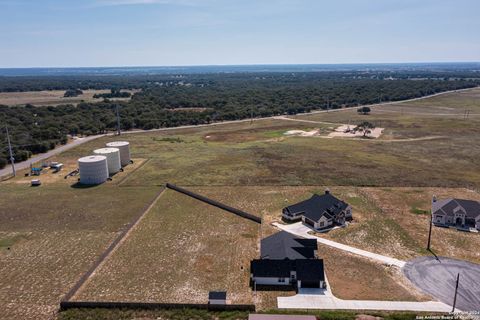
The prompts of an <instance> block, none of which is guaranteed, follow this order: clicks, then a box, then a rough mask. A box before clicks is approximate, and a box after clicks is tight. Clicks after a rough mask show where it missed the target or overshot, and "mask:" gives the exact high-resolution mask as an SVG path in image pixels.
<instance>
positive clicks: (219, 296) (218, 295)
mask: <svg viewBox="0 0 480 320" xmlns="http://www.w3.org/2000/svg"><path fill="white" fill-rule="evenodd" d="M225 299H227V293H226V292H225V291H210V292H209V293H208V300H225Z"/></svg>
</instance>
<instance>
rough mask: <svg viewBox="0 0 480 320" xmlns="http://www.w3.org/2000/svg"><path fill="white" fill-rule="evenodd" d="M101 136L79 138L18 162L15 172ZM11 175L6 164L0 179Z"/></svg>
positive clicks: (101, 135)
mask: <svg viewBox="0 0 480 320" xmlns="http://www.w3.org/2000/svg"><path fill="white" fill-rule="evenodd" d="M103 136H105V135H104V134H100V135H96V136H88V137H85V138H79V139H77V140H74V141H72V142H70V143H68V144H65V145H63V146H59V147H57V148H55V149H52V150H50V151H48V152H45V153H41V154H38V155H36V156H34V157H31V158H30V159H28V160H25V161H22V162H19V163H15V169H16V170H17V171H18V170H22V169H27V168H29V167H30V164H34V163H36V162H40V161H42V160H45V159H48V158H50V157H52V156H54V155H56V154H59V153H61V152H63V151H66V150H69V149H71V148H74V147H76V146H79V145H81V144H82V143H85V142H88V141H92V140H94V139H97V138H99V137H103ZM11 174H12V166H11V165H10V164H8V165H7V166H6V167H5V168H3V169H2V170H0V178H1V177H3V176H7V175H11Z"/></svg>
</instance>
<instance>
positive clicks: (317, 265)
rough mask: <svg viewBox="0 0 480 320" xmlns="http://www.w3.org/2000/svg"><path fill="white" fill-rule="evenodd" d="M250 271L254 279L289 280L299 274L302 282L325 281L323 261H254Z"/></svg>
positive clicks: (298, 276) (251, 263) (298, 278)
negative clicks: (291, 276)
mask: <svg viewBox="0 0 480 320" xmlns="http://www.w3.org/2000/svg"><path fill="white" fill-rule="evenodd" d="M250 270H251V272H252V274H253V276H254V277H275V278H288V277H290V272H291V271H296V272H297V280H300V281H320V280H321V281H325V273H324V270H323V260H322V259H297V260H270V259H266V260H258V259H256V260H252V261H251V262H250Z"/></svg>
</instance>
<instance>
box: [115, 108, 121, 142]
mask: <svg viewBox="0 0 480 320" xmlns="http://www.w3.org/2000/svg"><path fill="white" fill-rule="evenodd" d="M115 106H116V108H117V134H118V135H120V112H119V111H118V103H117V104H116V105H115Z"/></svg>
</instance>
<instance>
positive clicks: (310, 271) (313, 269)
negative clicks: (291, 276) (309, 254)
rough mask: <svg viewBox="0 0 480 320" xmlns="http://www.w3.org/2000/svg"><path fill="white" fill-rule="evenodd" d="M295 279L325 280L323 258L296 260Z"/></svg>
mask: <svg viewBox="0 0 480 320" xmlns="http://www.w3.org/2000/svg"><path fill="white" fill-rule="evenodd" d="M296 267H297V279H298V280H303V281H325V273H324V271H323V260H321V259H318V260H317V259H313V260H297V261H296Z"/></svg>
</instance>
